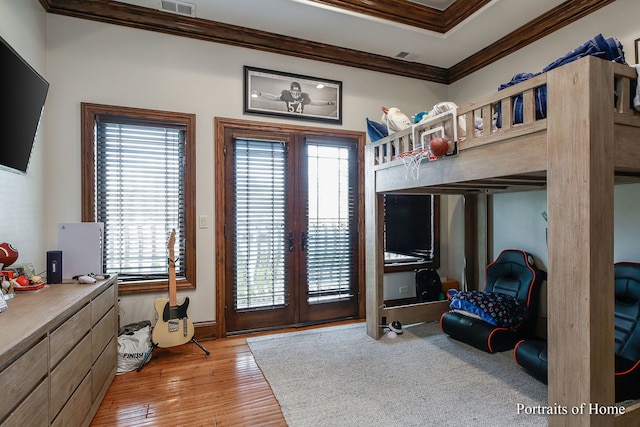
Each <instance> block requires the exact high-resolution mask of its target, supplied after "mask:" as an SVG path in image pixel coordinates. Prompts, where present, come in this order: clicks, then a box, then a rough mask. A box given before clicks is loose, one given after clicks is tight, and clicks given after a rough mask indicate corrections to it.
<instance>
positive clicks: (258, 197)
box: [234, 139, 289, 310]
mask: <svg viewBox="0 0 640 427" xmlns="http://www.w3.org/2000/svg"><path fill="white" fill-rule="evenodd" d="M234 168H235V170H234V176H235V189H234V193H235V207H236V209H235V233H234V237H235V241H234V246H235V304H236V307H235V308H236V309H237V310H245V309H257V308H266V307H274V306H282V305H284V304H286V303H287V302H288V301H287V295H288V292H287V274H286V271H287V269H286V267H287V266H286V254H287V251H289V247H288V246H287V242H288V233H289V232H288V230H287V217H286V213H287V148H286V146H285V144H284V143H281V142H272V141H253V140H246V139H236V140H235V142H234Z"/></svg>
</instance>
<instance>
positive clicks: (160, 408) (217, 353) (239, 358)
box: [91, 337, 286, 427]
mask: <svg viewBox="0 0 640 427" xmlns="http://www.w3.org/2000/svg"><path fill="white" fill-rule="evenodd" d="M201 344H202V345H203V346H204V347H206V348H207V349H208V350H209V351H210V352H211V355H210V356H206V355H205V354H204V352H203V351H202V350H201V349H200V348H198V347H197V346H196V345H195V344H193V343H188V344H185V345H182V346H178V347H171V348H165V349H159V348H158V349H156V350H154V352H153V358H152V359H151V361H150V362H149V363H148V364H146V365H145V366H144V368H143V369H142V370H141V371H140V372H136V371H132V372H128V373H125V374H122V375H117V376H116V378H115V379H114V381H113V383H112V384H111V387H110V388H109V391H108V392H107V395H106V396H105V398H104V401H103V402H102V404H101V405H100V408H99V409H98V412H97V413H96V416H95V417H94V419H93V421H92V423H91V426H92V427H106V426H108V427H122V426H256V425H260V426H286V423H285V421H284V417H283V416H282V412H281V411H280V405H279V404H278V401H277V400H276V398H275V396H274V395H273V392H272V391H271V388H270V387H269V383H268V382H267V381H266V380H265V378H264V376H263V375H262V372H261V371H260V368H258V365H256V362H255V360H254V359H253V355H252V354H251V351H250V350H249V346H248V345H247V340H246V337H232V338H224V339H219V340H212V341H203V342H201Z"/></svg>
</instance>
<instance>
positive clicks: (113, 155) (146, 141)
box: [95, 117, 185, 281]
mask: <svg viewBox="0 0 640 427" xmlns="http://www.w3.org/2000/svg"><path fill="white" fill-rule="evenodd" d="M95 158H96V169H95V210H96V211H95V214H96V221H99V222H103V223H104V271H105V272H106V273H109V274H115V273H118V274H119V279H120V280H122V281H134V280H153V279H160V278H166V277H167V275H168V272H167V255H168V253H167V241H168V237H169V233H170V232H171V230H172V229H175V230H176V245H175V246H174V250H175V256H176V257H177V262H176V277H177V278H178V279H181V278H184V277H185V263H184V260H185V238H184V237H185V209H184V206H185V127H184V126H176V125H170V126H169V125H166V124H162V123H160V124H159V123H157V122H155V121H144V120H131V119H126V118H117V117H98V118H97V120H96V123H95Z"/></svg>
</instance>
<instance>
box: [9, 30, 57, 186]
mask: <svg viewBox="0 0 640 427" xmlns="http://www.w3.org/2000/svg"><path fill="white" fill-rule="evenodd" d="M0 66H1V67H2V73H1V74H0V75H1V76H2V77H1V78H0V103H2V106H3V108H2V113H1V114H0V129H2V131H0V132H1V135H2V136H0V168H2V169H5V170H9V171H13V172H19V173H26V172H27V166H28V165H29V158H30V157H31V150H32V148H33V143H34V140H35V137H36V131H37V130H38V124H39V123H40V116H41V115H42V109H43V108H44V101H45V99H46V97H47V91H48V90H49V83H48V82H47V81H46V80H45V79H44V78H42V76H41V75H40V74H38V73H37V72H36V71H35V70H34V69H33V68H32V67H31V66H30V65H29V64H28V63H27V62H26V61H25V60H24V59H22V57H21V56H20V55H18V53H17V52H16V51H15V50H13V48H12V47H11V46H9V44H8V43H7V42H6V41H5V40H4V39H2V38H1V37H0Z"/></svg>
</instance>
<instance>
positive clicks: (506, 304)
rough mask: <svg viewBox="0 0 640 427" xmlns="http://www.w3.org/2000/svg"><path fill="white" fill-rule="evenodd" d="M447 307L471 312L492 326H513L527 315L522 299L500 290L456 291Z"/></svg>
mask: <svg viewBox="0 0 640 427" xmlns="http://www.w3.org/2000/svg"><path fill="white" fill-rule="evenodd" d="M449 308H451V309H452V310H463V311H467V312H469V313H473V314H475V315H477V316H479V317H480V318H481V319H482V320H484V321H485V322H487V323H490V324H491V325H494V326H505V327H509V326H514V325H517V324H518V323H520V322H522V321H523V320H524V319H525V318H526V317H527V307H526V305H525V304H523V303H522V301H520V300H519V299H517V298H515V297H512V296H511V295H507V294H503V293H500V292H481V291H463V292H457V293H456V294H454V295H453V296H452V298H451V302H450V303H449Z"/></svg>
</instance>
